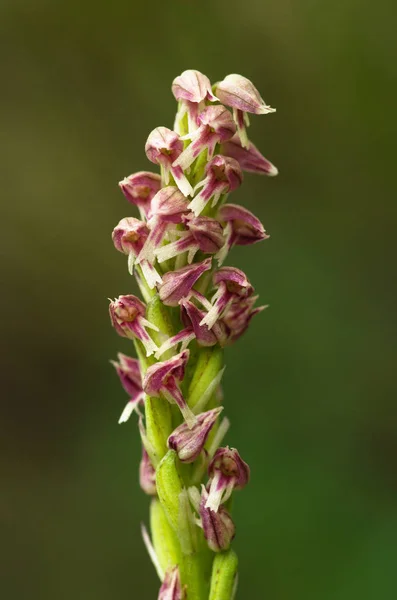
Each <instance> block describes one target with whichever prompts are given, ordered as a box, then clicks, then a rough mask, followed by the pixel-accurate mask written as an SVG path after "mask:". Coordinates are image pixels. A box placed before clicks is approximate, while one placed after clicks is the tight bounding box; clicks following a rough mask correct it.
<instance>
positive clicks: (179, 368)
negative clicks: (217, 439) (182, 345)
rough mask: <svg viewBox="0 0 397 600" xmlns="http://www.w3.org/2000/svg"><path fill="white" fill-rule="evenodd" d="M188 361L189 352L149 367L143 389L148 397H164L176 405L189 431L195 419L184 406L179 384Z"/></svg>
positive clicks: (186, 351)
mask: <svg viewBox="0 0 397 600" xmlns="http://www.w3.org/2000/svg"><path fill="white" fill-rule="evenodd" d="M188 360H189V350H184V351H183V352H180V353H179V354H176V355H175V356H173V357H172V358H170V359H169V360H164V361H163V362H158V363H155V364H154V365H151V366H150V367H149V368H148V370H147V371H146V374H145V376H144V378H143V389H144V390H145V392H146V393H147V394H148V396H154V397H158V396H161V395H162V396H164V398H166V400H168V401H169V402H171V403H174V402H175V403H176V404H177V405H178V407H179V409H180V411H181V413H182V415H183V417H184V419H185V421H186V423H187V424H188V427H189V428H190V429H191V428H192V427H193V426H194V425H195V423H196V417H195V416H194V414H193V413H192V411H191V410H190V408H189V407H188V405H187V404H186V400H185V399H184V397H183V395H182V392H181V390H180V387H179V383H180V382H181V381H182V380H183V378H184V376H185V368H186V364H187V362H188Z"/></svg>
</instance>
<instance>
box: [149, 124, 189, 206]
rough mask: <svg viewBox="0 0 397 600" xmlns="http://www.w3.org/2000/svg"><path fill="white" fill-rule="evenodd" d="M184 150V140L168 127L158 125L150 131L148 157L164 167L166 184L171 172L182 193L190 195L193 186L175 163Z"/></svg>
mask: <svg viewBox="0 0 397 600" xmlns="http://www.w3.org/2000/svg"><path fill="white" fill-rule="evenodd" d="M182 151H183V142H182V140H181V139H180V137H179V135H178V134H177V133H175V131H171V129H168V128H167V127H157V128H156V129H154V130H153V131H152V132H151V133H150V135H149V137H148V139H147V142H146V145H145V152H146V156H147V157H148V159H149V160H150V161H151V162H153V163H155V164H156V165H161V166H162V167H163V171H164V180H165V183H166V185H168V182H169V175H170V173H171V175H172V176H173V178H174V179H175V182H176V185H177V186H178V188H179V189H180V190H181V192H182V194H183V195H184V196H190V195H191V194H192V193H193V189H192V186H191V185H190V183H189V181H188V180H187V178H186V177H185V175H184V173H183V170H182V169H181V167H180V166H178V165H177V164H174V163H175V161H176V160H177V158H178V157H179V156H180V154H181V153H182Z"/></svg>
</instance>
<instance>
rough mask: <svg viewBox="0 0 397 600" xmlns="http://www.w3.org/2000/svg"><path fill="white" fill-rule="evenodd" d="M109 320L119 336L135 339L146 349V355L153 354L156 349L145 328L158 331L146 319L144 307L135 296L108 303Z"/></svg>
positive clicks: (122, 297) (119, 298)
mask: <svg viewBox="0 0 397 600" xmlns="http://www.w3.org/2000/svg"><path fill="white" fill-rule="evenodd" d="M109 314H110V320H111V323H112V325H113V327H114V328H115V330H116V331H117V333H118V334H119V335H121V336H122V337H127V338H130V339H133V338H137V339H138V340H140V341H141V342H142V344H143V345H144V347H145V349H146V355H147V356H150V355H151V354H154V352H156V350H157V349H158V348H157V346H156V344H155V343H154V342H153V340H152V338H151V337H150V336H149V334H148V333H147V331H146V328H150V329H154V330H155V331H158V327H156V325H153V323H150V322H149V321H148V320H147V319H146V318H145V314H146V306H145V304H144V303H143V302H142V301H141V300H139V298H137V297H136V296H133V295H132V294H131V295H127V296H119V297H118V298H116V299H115V300H113V301H111V302H110V306H109Z"/></svg>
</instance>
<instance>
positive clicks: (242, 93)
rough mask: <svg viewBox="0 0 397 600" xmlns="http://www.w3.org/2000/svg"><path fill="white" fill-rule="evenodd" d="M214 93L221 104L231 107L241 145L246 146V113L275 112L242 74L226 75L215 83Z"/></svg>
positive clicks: (262, 113)
mask: <svg viewBox="0 0 397 600" xmlns="http://www.w3.org/2000/svg"><path fill="white" fill-rule="evenodd" d="M216 94H217V96H218V98H219V100H220V101H221V102H222V104H225V105H226V106H230V107H231V108H233V115H234V119H235V122H236V125H237V130H238V133H239V135H240V139H241V143H242V145H243V146H244V147H245V148H247V147H248V137H247V133H246V129H245V127H246V125H247V126H248V124H249V121H248V115H247V113H253V114H255V115H265V114H267V113H271V112H275V110H276V109H275V108H271V107H270V106H268V105H267V104H266V103H265V101H264V100H263V98H261V96H260V94H259V92H258V90H257V89H256V87H255V86H254V84H253V83H252V82H251V81H250V80H249V79H247V78H246V77H243V76H242V75H236V74H232V75H228V76H227V77H225V79H224V80H223V81H221V82H220V83H218V84H217V86H216Z"/></svg>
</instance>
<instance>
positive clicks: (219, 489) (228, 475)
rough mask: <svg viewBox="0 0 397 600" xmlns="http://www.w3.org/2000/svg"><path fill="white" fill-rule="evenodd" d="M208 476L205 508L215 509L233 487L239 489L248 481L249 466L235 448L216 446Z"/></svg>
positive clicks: (224, 500) (226, 498) (228, 495)
mask: <svg viewBox="0 0 397 600" xmlns="http://www.w3.org/2000/svg"><path fill="white" fill-rule="evenodd" d="M208 474H209V476H210V478H211V479H210V482H209V494H208V498H207V501H206V503H205V507H206V508H211V509H212V510H214V511H217V510H218V508H219V506H220V504H223V503H224V502H226V500H228V498H229V497H230V495H231V493H232V491H233V489H236V490H241V489H242V488H243V487H245V486H246V485H247V483H248V481H249V477H250V468H249V466H248V465H247V463H246V462H244V461H243V459H242V458H241V457H240V455H239V453H238V451H237V450H236V449H235V448H229V446H226V447H225V448H218V450H217V451H216V452H215V455H214V458H213V459H212V461H211V462H210V465H209V467H208Z"/></svg>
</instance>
